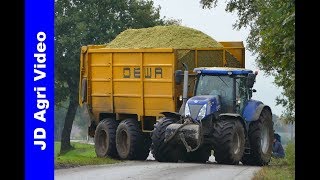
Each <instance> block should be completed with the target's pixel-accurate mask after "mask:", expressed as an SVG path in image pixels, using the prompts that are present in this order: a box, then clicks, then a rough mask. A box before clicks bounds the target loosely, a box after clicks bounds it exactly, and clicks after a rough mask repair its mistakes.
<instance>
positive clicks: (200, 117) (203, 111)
mask: <svg viewBox="0 0 320 180" xmlns="http://www.w3.org/2000/svg"><path fill="white" fill-rule="evenodd" d="M206 113H207V104H205V105H203V106H202V108H201V109H200V111H199V114H198V118H197V120H199V121H200V120H201V119H203V118H204V116H205V115H206Z"/></svg>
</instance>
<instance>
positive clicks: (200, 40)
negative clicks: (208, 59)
mask: <svg viewBox="0 0 320 180" xmlns="http://www.w3.org/2000/svg"><path fill="white" fill-rule="evenodd" d="M107 47H110V48H175V49H190V48H209V47H223V46H222V45H221V44H220V43H218V42H217V41H216V40H214V39H212V38H211V37H210V36H208V35H206V34H204V33H203V32H201V31H198V30H195V29H192V28H188V27H184V26H177V25H171V26H155V27H150V28H142V29H128V30H125V31H123V32H122V33H120V34H119V35H118V36H117V37H116V38H115V39H114V40H113V41H111V42H110V43H109V44H107Z"/></svg>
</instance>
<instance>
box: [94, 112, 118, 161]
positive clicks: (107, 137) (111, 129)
mask: <svg viewBox="0 0 320 180" xmlns="http://www.w3.org/2000/svg"><path fill="white" fill-rule="evenodd" d="M117 126H118V122H117V121H116V120H114V119H111V118H106V119H103V120H101V121H100V122H99V124H98V126H97V128H96V132H95V135H94V148H95V151H96V155H97V157H106V156H109V157H112V158H118V157H119V156H118V153H117V149H116V129H117Z"/></svg>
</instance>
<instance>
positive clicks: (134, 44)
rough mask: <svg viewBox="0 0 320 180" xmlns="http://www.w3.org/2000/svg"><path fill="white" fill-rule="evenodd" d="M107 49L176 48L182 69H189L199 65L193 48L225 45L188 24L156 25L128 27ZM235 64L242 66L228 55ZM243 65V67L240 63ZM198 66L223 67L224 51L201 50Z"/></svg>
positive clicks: (179, 66)
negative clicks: (183, 65)
mask: <svg viewBox="0 0 320 180" xmlns="http://www.w3.org/2000/svg"><path fill="white" fill-rule="evenodd" d="M106 47H107V48H174V49H178V50H177V51H176V52H177V61H178V62H177V65H178V67H177V68H178V69H183V67H182V63H181V62H184V63H186V64H187V65H188V67H189V69H193V68H195V51H194V50H190V49H192V48H222V47H223V45H222V44H220V43H219V42H217V41H216V40H214V39H213V38H211V37H210V36H208V35H207V34H205V33H203V32H201V31H198V30H195V29H192V28H189V27H184V26H178V25H171V26H155V27H150V28H142V29H128V30H125V31H123V32H122V33H120V34H119V35H118V36H117V37H116V38H115V39H114V40H113V41H111V42H110V43H108V44H107V45H106ZM227 63H228V64H230V65H232V67H240V64H239V62H238V61H237V60H236V59H234V58H228V59H227ZM238 65H239V66H238ZM198 66H202V67H204V66H207V67H209V66H223V51H222V50H214V51H198Z"/></svg>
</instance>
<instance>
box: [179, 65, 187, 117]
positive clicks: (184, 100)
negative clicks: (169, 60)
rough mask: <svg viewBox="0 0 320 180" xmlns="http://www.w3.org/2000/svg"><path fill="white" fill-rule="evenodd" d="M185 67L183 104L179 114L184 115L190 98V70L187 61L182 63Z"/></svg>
mask: <svg viewBox="0 0 320 180" xmlns="http://www.w3.org/2000/svg"><path fill="white" fill-rule="evenodd" d="M182 65H183V67H184V72H183V93H182V105H181V107H180V110H179V114H181V115H182V116H184V109H185V107H186V104H187V99H188V78H189V77H188V76H189V71H188V66H187V65H186V64H185V63H182Z"/></svg>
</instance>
